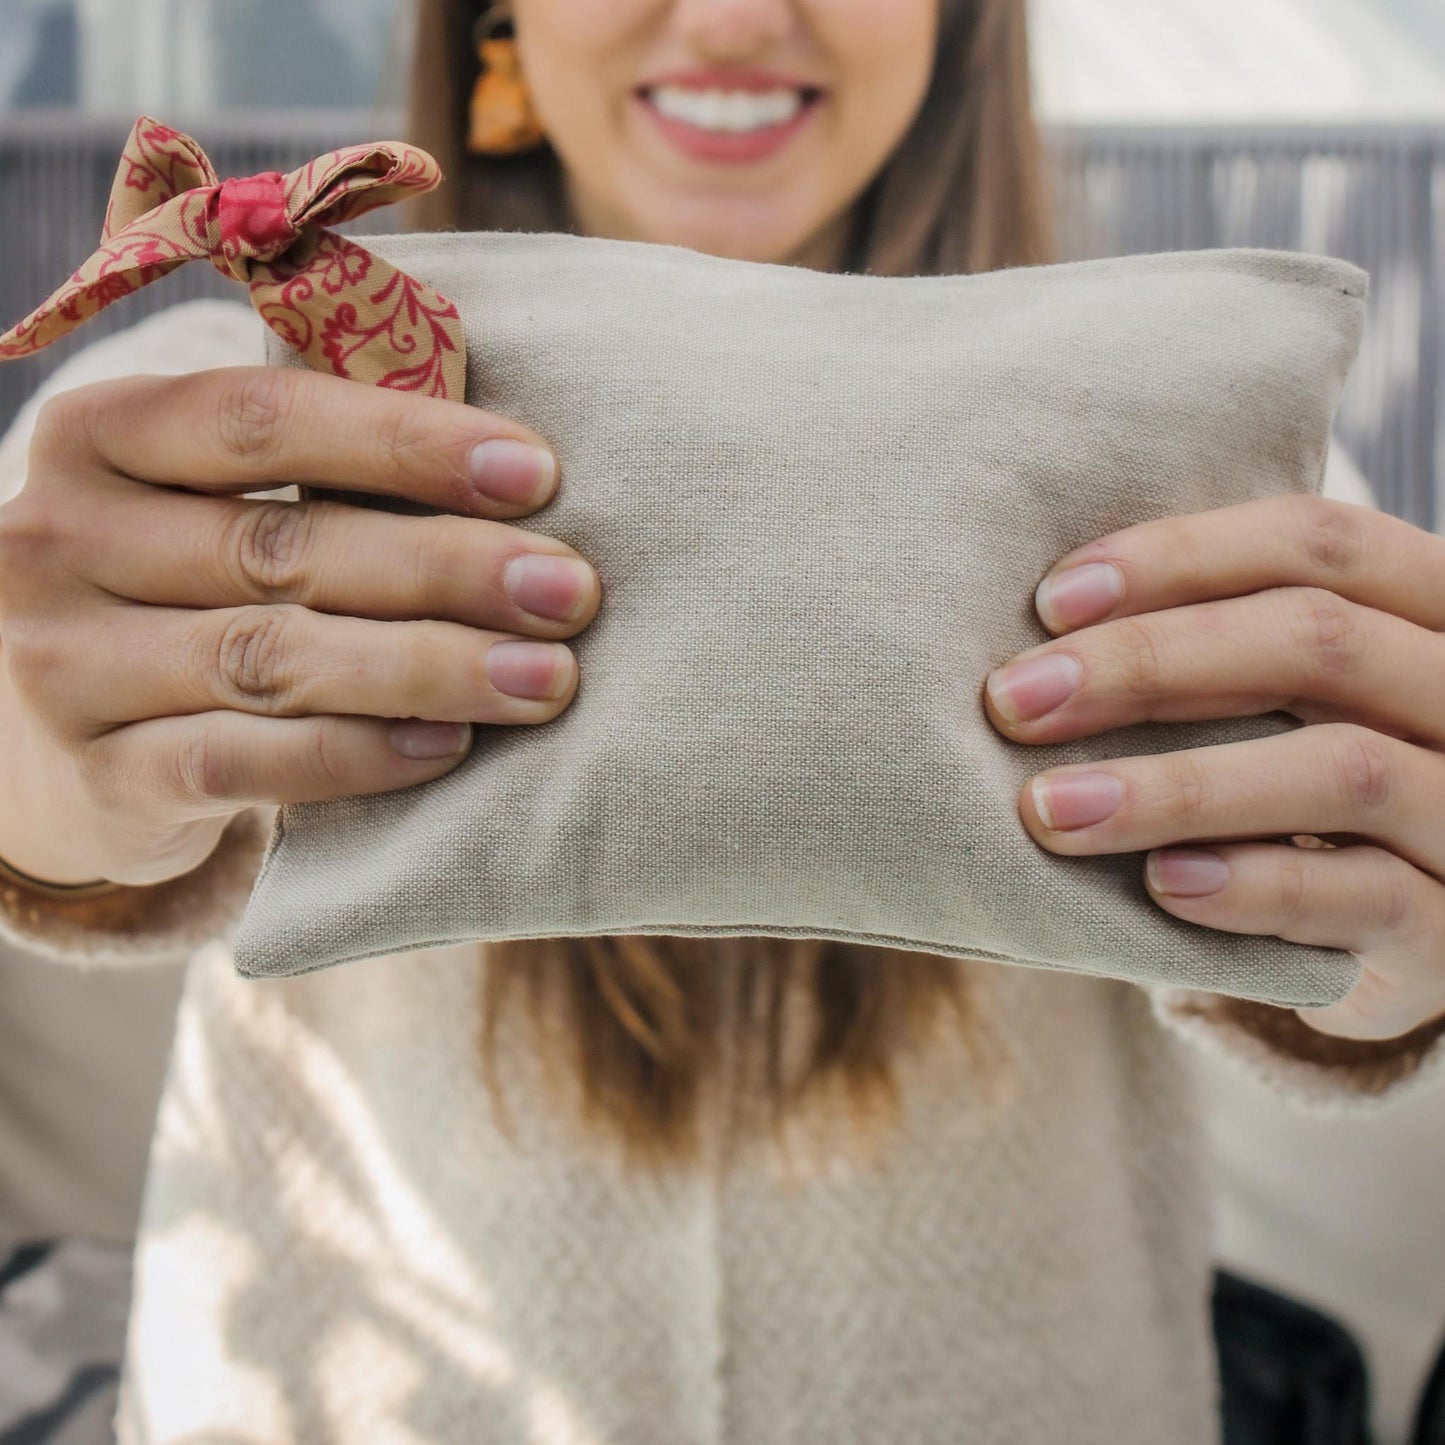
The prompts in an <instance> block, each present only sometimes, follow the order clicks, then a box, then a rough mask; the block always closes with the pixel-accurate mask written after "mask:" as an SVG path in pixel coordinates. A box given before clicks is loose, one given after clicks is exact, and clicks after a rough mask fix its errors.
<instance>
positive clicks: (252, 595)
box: [62, 487, 601, 637]
mask: <svg viewBox="0 0 1445 1445" xmlns="http://www.w3.org/2000/svg"><path fill="white" fill-rule="evenodd" d="M87 513H88V515H87V518H86V521H85V526H84V527H83V528H81V529H74V531H73V535H72V536H71V537H70V539H69V540H68V542H67V544H66V546H65V549H64V550H65V555H64V557H63V559H62V560H63V565H64V567H65V569H66V570H69V571H71V572H75V573H79V574H81V575H83V576H85V577H87V578H88V579H89V580H90V581H91V582H92V583H93V584H94V585H95V586H97V587H101V588H104V589H105V590H107V591H109V592H111V593H113V594H114V595H115V596H118V597H128V598H133V599H135V600H136V601H140V602H149V603H157V604H160V605H162V606H167V607H237V606H242V605H246V604H259V603H277V602H293V603H298V604H300V605H301V606H304V607H308V608H310V609H312V610H313V611H316V612H336V613H347V614H350V615H353V616H358V617H371V618H376V619H378V620H380V621H397V622H400V621H412V620H417V619H422V618H436V619H440V620H448V621H453V622H462V623H466V624H467V625H468V626H471V627H486V628H495V629H497V630H500V631H507V632H525V633H532V634H535V635H538V636H544V637H562V636H570V635H572V634H573V633H576V632H579V631H581V630H582V628H584V627H585V626H587V625H588V623H590V622H591V620H592V618H593V617H594V616H595V615H596V612H597V607H598V604H599V600H600V596H601V588H600V584H599V582H598V578H597V574H596V572H595V571H594V570H593V568H592V567H591V566H590V565H589V564H588V563H587V562H586V561H585V560H583V559H582V558H580V557H579V556H578V555H577V553H576V552H575V551H573V549H572V548H571V547H569V546H567V544H566V543H564V542H559V541H556V540H554V539H553V538H551V537H544V536H540V535H538V534H536V533H534V532H527V531H523V530H522V529H521V528H520V527H516V526H509V525H508V524H506V523H503V522H497V521H490V520H486V519H483V518H477V517H452V516H446V515H440V516H433V517H413V516H398V515H396V514H394V513H390V512H379V511H372V510H370V509H368V508H365V507H350V506H346V505H344V504H342V503H339V502H276V501H244V500H239V499H231V498H223V497H199V496H196V497H193V496H184V495H176V494H174V493H169V492H163V491H158V490H157V489H155V488H152V487H126V488H118V489H110V490H107V491H104V492H102V493H100V494H99V495H97V496H95V497H94V498H93V499H92V500H91V501H90V503H89V505H88V507H87ZM118 537H119V538H125V539H126V545H124V546H117V545H116V538H118ZM513 564H515V565H513Z"/></svg>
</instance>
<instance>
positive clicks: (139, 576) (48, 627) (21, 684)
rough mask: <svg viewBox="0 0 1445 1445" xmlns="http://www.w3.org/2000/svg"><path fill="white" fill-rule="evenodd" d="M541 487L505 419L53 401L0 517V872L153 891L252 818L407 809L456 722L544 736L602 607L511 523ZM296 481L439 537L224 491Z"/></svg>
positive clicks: (245, 393) (229, 374) (515, 428)
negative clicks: (3, 864)
mask: <svg viewBox="0 0 1445 1445" xmlns="http://www.w3.org/2000/svg"><path fill="white" fill-rule="evenodd" d="M555 474H556V465H555V462H554V461H553V459H552V457H551V454H550V452H548V451H547V450H546V449H545V447H544V446H543V444H542V443H541V440H540V438H538V437H537V436H536V435H535V434H533V433H532V432H530V431H528V430H527V429H526V428H525V427H522V426H519V425H517V424H515V423H513V422H509V421H507V420H505V419H504V418H502V417H497V416H493V415H490V414H489V413H487V412H483V411H479V410H477V409H476V408H474V407H469V406H464V405H461V404H459V403H456V402H448V401H441V400H436V399H432V398H427V397H420V396H413V395H408V394H406V393H402V392H396V391H388V390H382V389H378V388H372V387H364V386H360V385H358V384H357V383H355V382H351V381H345V380H342V379H340V378H337V377H332V376H324V375H320V374H317V373H313V372H308V371H300V370H290V369H285V368H268V367H236V368H226V369H222V370H216V371H207V372H197V373H194V374H191V375H188V376H181V377H160V376H137V377H129V378H126V379H124V380H120V381H111V382H102V383H98V384H96V385H92V386H86V387H80V388H77V389H76V390H74V391H70V392H66V393H63V394H61V395H59V396H57V397H55V398H54V399H53V400H51V401H50V402H48V403H47V404H46V405H45V407H44V408H43V409H42V411H41V413H40V416H39V420H38V424H37V427H36V431H35V435H34V440H33V443H32V446H31V450H30V458H29V467H28V475H27V481H26V485H25V488H24V490H23V492H22V493H21V494H20V495H19V497H17V498H16V499H15V500H14V501H12V502H10V503H9V504H7V505H6V506H4V507H3V508H0V644H3V646H0V662H3V666H0V798H3V799H4V804H3V806H0V857H4V858H6V859H7V860H8V861H9V862H11V863H12V864H13V865H14V866H15V867H17V868H19V869H22V870H23V871H25V872H27V873H31V874H32V875H34V876H36V877H39V878H43V879H46V880H48V881H51V882H57V883H68V882H80V881H87V880H91V879H95V878H108V879H112V880H114V881H117V882H121V883H135V884H140V883H153V882H159V881H162V880H163V879H165V878H168V877H174V876H176V875H177V874H179V873H182V872H185V871H188V870H189V869H190V868H193V867H194V866H196V864H198V863H199V862H200V861H201V860H203V859H204V858H205V857H206V855H207V854H208V853H209V852H210V851H211V849H212V848H213V847H214V846H215V843H216V840H217V839H218V838H219V836H220V833H221V831H222V829H223V828H224V827H225V825H226V823H227V821H228V820H229V819H230V818H231V817H232V816H234V815H235V814H236V813H237V812H239V811H241V810H243V809H245V808H246V807H248V806H253V805H258V804H274V803H295V802H311V801H320V800H323V799H328V798H339V797H344V796H348V795H351V794H357V793H373V792H383V791H387V790H390V789H395V788H405V787H408V786H410V785H412V784H415V783H420V782H424V781H426V780H429V779H432V778H436V777H438V776H439V775H441V774H442V773H445V772H447V771H448V770H449V769H451V768H452V767H454V766H455V765H456V764H457V762H459V761H460V760H461V758H462V757H463V756H464V755H465V753H466V750H467V748H468V746H469V743H470V732H471V730H470V726H469V725H470V724H471V723H475V722H485V723H504V724H505V723H536V722H544V721H547V720H548V719H551V718H553V717H555V716H556V715H557V714H558V713H559V712H561V711H562V709H563V708H565V707H566V706H567V704H568V703H569V702H570V701H571V699H572V696H573V694H574V692H575V691H576V687H577V666H576V659H575V657H574V655H573V653H572V650H571V649H570V648H569V647H567V646H566V645H565V644H564V643H562V642H560V641H556V640H554V639H561V638H566V637H570V636H572V635H573V634H575V633H577V632H579V631H581V629H582V628H584V627H585V626H586V625H587V624H588V623H589V622H590V621H591V620H592V617H593V615H594V614H595V612H596V610H597V606H598V601H599V584H598V580H597V576H596V574H595V572H594V571H593V569H592V568H591V567H590V566H589V565H588V564H587V563H586V562H584V561H582V560H581V559H580V558H579V557H578V556H577V554H576V553H575V552H573V551H572V549H571V548H569V547H567V546H565V545H564V544H562V543H561V542H557V541H554V540H553V539H551V538H549V537H544V536H539V535H536V534H534V533H529V532H526V531H523V530H521V529H520V528H518V527H515V526H510V525H507V523H508V522H509V521H510V520H511V519H514V518H516V517H519V516H522V515H525V514H526V513H527V512H530V511H533V510H535V509H536V508H538V507H540V506H542V505H543V504H544V503H545V502H546V501H547V500H548V499H549V497H550V496H551V493H552V491H553V489H554V486H555ZM293 482H299V483H305V484H307V485H309V486H312V487H317V488H332V489H345V490H349V491H359V492H373V493H386V494H390V495H392V496H396V497H401V498H407V499H409V500H411V501H413V502H417V503H423V504H425V505H427V506H429V507H436V508H441V509H444V511H445V512H446V513H449V514H450V515H443V516H404V515H397V514H395V513H391V512H385V511H380V510H372V509H369V508H362V507H354V506H349V505H346V504H343V503H340V502H332V501H322V500H312V501H307V502H287V501H277V500H248V499H246V498H245V497H244V496H243V495H242V494H244V493H248V492H256V491H264V490H267V489H272V488H278V487H283V486H286V485H288V484H290V483H293ZM534 639H547V640H546V641H537V640H534ZM397 720H402V721H397Z"/></svg>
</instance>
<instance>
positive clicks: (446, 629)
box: [8, 605, 577, 735]
mask: <svg viewBox="0 0 1445 1445" xmlns="http://www.w3.org/2000/svg"><path fill="white" fill-rule="evenodd" d="M56 632H57V638H56V641H55V642H54V644H53V649H54V650H53V651H52V650H51V649H47V648H45V647H44V646H43V645H42V646H40V647H39V648H37V649H36V651H35V652H34V653H32V651H31V649H32V648H34V647H35V643H34V641H33V640H32V635H27V633H26V632H23V631H22V633H21V634H20V636H19V639H18V640H17V644H16V647H15V648H14V650H13V651H11V652H10V654H9V656H8V661H9V664H10V667H11V669H12V674H13V675H14V676H15V678H16V681H17V683H18V685H19V686H20V687H21V688H22V689H23V690H24V691H25V692H27V693H28V694H30V695H32V696H36V697H43V698H44V699H45V701H46V704H47V706H46V709H45V710H46V712H47V713H48V714H49V715H52V716H62V717H68V718H71V719H74V720H75V723H76V726H77V728H78V729H79V730H80V732H81V734H82V735H84V734H86V733H94V732H97V731H101V730H103V729H105V728H107V727H114V726H115V725H116V724H124V723H129V722H138V721H141V720H142V719H145V718H155V717H167V716H170V715H172V714H185V713H203V712H211V711H213V710H214V709H217V708H230V709H234V710H236V711H238V712H248V713H255V714H258V715H260V716H265V717H306V716H310V715H313V714H326V713H341V714H357V715H361V716H366V717H381V718H409V717H414V718H425V719H428V720H430V721H433V722H485V723H500V724H525V723H536V722H546V721H549V720H550V719H551V718H554V717H556V716H557V714H558V713H560V712H561V711H562V710H563V709H564V708H565V707H566V706H567V704H568V703H569V702H570V701H571V700H572V697H573V695H574V694H575V692H576V689H577V660H576V657H575V655H574V654H573V652H572V650H571V649H570V648H569V647H567V646H566V644H565V643H561V642H543V641H539V640H535V639H531V638H516V637H513V636H511V635H509V634H507V633H501V632H489V631H484V630H481V629H477V628H470V627H463V626H461V625H460V624H458V623H454V622H372V621H370V620H369V619H365V618H356V617H332V616H328V615H327V614H325V613H321V612H311V611H308V610H307V609H306V608H304V607H294V606H288V605H280V606H274V607H237V608H220V609H216V610H214V611H207V612H189V611H183V610H180V609H169V608H152V607H125V606H113V607H109V608H106V609H103V610H101V611H100V612H99V613H98V614H97V615H96V616H95V617H94V618H93V619H92V621H91V622H90V623H89V624H88V625H87V627H86V629H85V631H84V634H83V635H79V636H78V638H77V633H76V630H75V629H74V628H67V629H65V630H64V631H63V632H61V631H60V630H59V629H57V630H56ZM77 647H83V648H84V655H83V656H81V655H78V654H75V653H74V649H75V648H77Z"/></svg>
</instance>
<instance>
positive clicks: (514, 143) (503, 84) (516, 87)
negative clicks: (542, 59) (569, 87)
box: [467, 0, 546, 156]
mask: <svg viewBox="0 0 1445 1445" xmlns="http://www.w3.org/2000/svg"><path fill="white" fill-rule="evenodd" d="M511 24H512V7H511V5H510V4H507V3H505V0H503V3H500V4H496V5H492V6H490V7H489V8H488V9H487V10H486V11H485V12H483V14H482V15H481V16H480V18H479V19H478V20H477V24H476V28H475V29H474V30H473V32H472V43H473V44H474V45H475V46H476V48H477V58H478V60H479V61H480V62H481V71H480V73H479V74H478V76H477V83H476V85H474V86H473V87H472V99H471V106H470V113H469V125H468V130H467V149H468V150H469V151H470V152H471V153H472V154H473V155H493V156H505V155H515V154H516V153H517V152H518V151H525V150H530V149H531V148H532V147H533V146H535V145H538V144H540V143H541V141H542V140H543V139H544V138H545V135H546V133H545V132H544V131H543V129H542V126H541V123H540V122H539V121H538V119H537V113H536V111H535V110H533V108H532V97H531V95H530V94H529V92H528V90H527V82H526V80H525V79H524V77H523V75H522V63H521V59H520V57H519V56H518V54H517V42H516V40H515V39H514V38H513V37H512V36H511V35H510V34H508V35H498V34H497V33H496V32H497V31H498V30H499V29H501V28H502V27H503V26H506V27H507V28H508V29H510V28H511Z"/></svg>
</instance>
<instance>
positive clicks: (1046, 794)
mask: <svg viewBox="0 0 1445 1445" xmlns="http://www.w3.org/2000/svg"><path fill="white" fill-rule="evenodd" d="M1030 787H1031V788H1032V789H1033V795H1034V808H1035V810H1036V811H1037V812H1038V815H1039V817H1040V818H1041V819H1042V820H1043V824H1044V827H1046V828H1048V829H1050V830H1052V831H1055V832H1057V831H1061V830H1063V829H1067V828H1087V827H1088V826H1089V824H1090V823H1102V822H1103V821H1104V819H1105V818H1108V817H1110V816H1112V814H1113V813H1114V812H1115V811H1116V810H1117V809H1118V807H1119V804H1120V803H1121V802H1123V800H1124V784H1123V783H1122V782H1120V781H1119V779H1118V778H1116V777H1115V776H1114V775H1113V774H1112V773H1056V774H1054V776H1053V777H1049V776H1048V775H1047V774H1044V775H1041V776H1039V777H1037V778H1035V779H1034V780H1033V782H1032V783H1031V784H1030Z"/></svg>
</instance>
